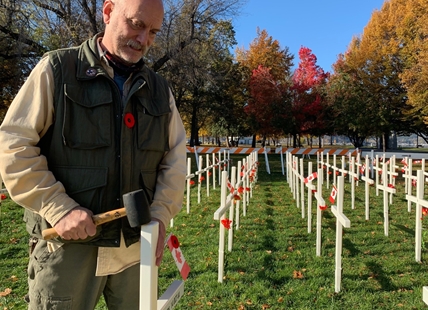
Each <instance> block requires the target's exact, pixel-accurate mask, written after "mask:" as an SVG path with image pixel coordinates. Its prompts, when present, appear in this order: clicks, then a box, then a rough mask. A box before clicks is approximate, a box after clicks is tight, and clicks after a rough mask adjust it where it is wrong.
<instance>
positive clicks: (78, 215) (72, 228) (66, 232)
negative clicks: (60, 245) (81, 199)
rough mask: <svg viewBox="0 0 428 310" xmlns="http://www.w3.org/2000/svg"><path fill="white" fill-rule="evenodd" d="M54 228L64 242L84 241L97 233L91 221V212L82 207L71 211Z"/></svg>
mask: <svg viewBox="0 0 428 310" xmlns="http://www.w3.org/2000/svg"><path fill="white" fill-rule="evenodd" d="M54 228H55V230H56V232H57V233H58V235H59V236H60V237H61V238H62V239H65V240H71V239H72V240H78V239H86V238H87V237H88V236H94V235H95V233H96V232H97V228H96V226H95V224H94V222H93V220H92V211H91V210H89V209H86V208H83V207H76V208H74V209H72V210H71V211H70V212H68V213H67V214H66V215H65V216H64V217H63V218H62V219H60V220H59V221H58V222H57V223H56V224H55V226H54Z"/></svg>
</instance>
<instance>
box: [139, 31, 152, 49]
mask: <svg viewBox="0 0 428 310" xmlns="http://www.w3.org/2000/svg"><path fill="white" fill-rule="evenodd" d="M137 41H138V43H140V44H141V45H143V46H150V44H151V38H150V32H149V30H142V31H140V32H139V34H138V36H137Z"/></svg>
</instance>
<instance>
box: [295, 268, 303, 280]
mask: <svg viewBox="0 0 428 310" xmlns="http://www.w3.org/2000/svg"><path fill="white" fill-rule="evenodd" d="M293 279H303V273H302V272H301V271H298V270H294V271H293Z"/></svg>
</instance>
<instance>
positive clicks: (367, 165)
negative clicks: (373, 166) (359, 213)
mask: <svg viewBox="0 0 428 310" xmlns="http://www.w3.org/2000/svg"><path fill="white" fill-rule="evenodd" d="M361 167H363V168H364V174H363V173H361V180H363V181H364V182H365V188H364V189H365V207H366V220H367V221H368V220H369V218H370V186H371V185H373V184H374V181H373V180H372V179H370V177H369V173H370V171H369V170H370V161H369V155H366V160H365V164H364V165H362V166H361Z"/></svg>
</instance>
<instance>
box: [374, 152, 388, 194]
mask: <svg viewBox="0 0 428 310" xmlns="http://www.w3.org/2000/svg"><path fill="white" fill-rule="evenodd" d="M381 160H382V163H380V161H381ZM384 162H385V154H383V157H382V158H381V159H379V155H376V157H375V164H374V166H373V171H374V173H375V184H376V185H375V186H376V196H379V187H378V185H379V184H380V181H379V176H380V175H381V174H382V164H383V163H384Z"/></svg>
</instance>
